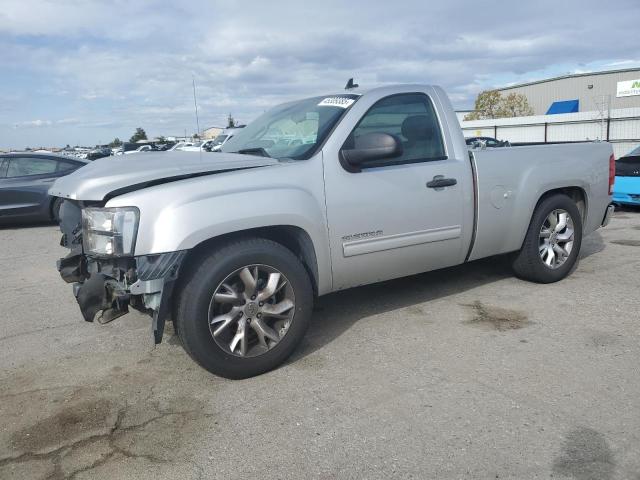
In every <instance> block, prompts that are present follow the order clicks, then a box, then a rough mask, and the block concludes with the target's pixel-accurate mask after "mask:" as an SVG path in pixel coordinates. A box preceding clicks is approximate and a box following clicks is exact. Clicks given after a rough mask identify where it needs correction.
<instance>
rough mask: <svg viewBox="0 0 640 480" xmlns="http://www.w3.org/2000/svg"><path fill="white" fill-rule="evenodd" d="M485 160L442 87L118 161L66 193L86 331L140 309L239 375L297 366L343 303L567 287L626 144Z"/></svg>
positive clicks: (411, 88) (57, 187)
mask: <svg viewBox="0 0 640 480" xmlns="http://www.w3.org/2000/svg"><path fill="white" fill-rule="evenodd" d="M469 152H470V151H469V148H468V146H467V145H466V144H465V141H464V137H463V135H462V130H461V129H460V127H459V124H458V121H457V119H456V115H455V112H454V110H453V108H452V106H451V103H450V102H449V99H448V98H447V96H446V94H445V93H444V91H443V90H442V89H440V88H438V87H431V86H427V85H397V86H386V87H382V88H377V89H373V90H370V91H368V92H364V93H362V94H356V93H351V92H349V93H344V92H340V93H338V94H335V95H328V96H322V97H313V98H306V99H303V100H299V101H297V102H289V103H287V104H285V105H280V106H277V107H274V108H272V109H271V110H268V111H267V112H265V113H264V114H263V115H261V116H260V117H259V118H257V119H256V120H254V121H253V122H252V123H251V124H250V125H248V126H247V127H246V128H245V129H243V130H242V131H239V132H237V133H236V134H235V135H234V137H233V138H232V139H231V140H230V141H228V142H226V143H225V145H224V147H223V150H222V152H221V153H218V154H215V155H185V154H184V153H162V154H159V153H156V154H151V153H150V154H148V155H141V157H143V158H140V159H138V160H139V161H136V162H128V161H126V159H122V158H118V159H115V160H111V159H109V160H107V159H103V160H98V161H97V162H93V163H91V164H90V165H88V166H87V167H85V168H83V169H81V170H80V171H78V172H76V173H74V174H72V175H70V176H68V177H65V178H61V179H59V180H58V181H56V183H55V184H54V185H53V186H52V187H51V193H52V194H53V195H56V196H60V197H63V198H66V199H69V200H66V201H65V202H64V205H63V207H62V212H61V216H62V222H61V227H60V228H61V230H62V232H63V237H62V242H61V244H62V245H63V246H66V247H67V248H69V249H70V252H69V254H68V255H67V256H66V257H65V258H63V259H61V260H60V262H59V264H58V269H59V271H60V274H61V276H62V278H63V279H64V280H65V281H67V282H69V283H74V288H73V291H74V293H75V296H76V300H77V302H78V305H79V307H80V311H81V312H82V315H83V317H84V319H85V320H87V321H90V322H91V321H94V320H95V319H96V318H97V320H98V321H99V322H100V323H107V322H109V321H111V320H114V319H116V318H118V317H120V316H122V315H124V314H125V313H127V311H128V309H129V307H132V308H135V309H138V310H140V311H142V312H145V313H147V314H149V315H150V316H151V317H152V321H151V322H150V324H151V325H152V329H153V332H154V337H155V341H156V342H159V341H160V339H161V338H162V332H163V328H164V322H165V320H166V319H167V318H171V319H172V320H173V322H174V327H175V329H176V332H177V335H178V337H179V338H180V339H181V341H182V345H183V346H184V348H185V349H186V350H187V352H188V353H189V354H190V355H191V357H192V358H194V359H195V360H196V361H197V362H199V363H200V364H201V365H202V366H203V367H204V368H206V369H207V370H209V371H210V372H213V373H216V374H219V375H223V376H226V377H231V378H244V377H248V376H252V375H257V374H259V373H262V372H265V371H267V370H270V369H272V368H274V367H275V366H277V365H279V364H280V363H282V362H283V361H284V360H285V359H286V358H287V356H289V354H291V353H292V352H293V350H294V349H295V348H296V345H297V344H298V343H299V342H300V340H301V339H302V337H303V335H304V332H305V330H306V328H307V326H308V325H309V321H310V319H311V312H312V310H313V302H314V299H315V298H316V297H317V296H320V295H325V294H328V293H330V292H334V291H337V290H343V289H346V288H350V287H355V286H358V285H365V284H369V283H374V282H381V281H384V280H390V279H392V278H398V277H402V276H406V275H413V274H416V273H419V272H425V271H429V270H435V269H439V268H445V267H450V266H453V265H458V264H461V263H465V262H467V261H472V260H476V259H480V258H486V257H489V256H492V255H498V254H506V253H511V254H512V255H511V256H510V260H511V262H512V265H513V269H514V271H515V273H516V274H517V275H518V276H519V277H521V278H523V279H527V280H531V281H534V282H541V283H551V282H556V281H559V280H562V279H563V278H564V277H565V276H567V275H568V274H569V273H570V272H571V271H572V268H573V266H574V265H575V263H576V261H577V259H578V256H579V254H580V246H581V242H582V238H583V235H588V234H589V233H591V232H593V231H595V230H596V229H598V228H599V227H600V226H604V225H606V224H607V223H608V222H609V219H610V218H611V214H612V213H613V206H612V205H610V202H611V189H612V186H613V182H614V178H613V167H614V165H613V163H614V157H613V150H612V147H611V144H609V143H606V142H599V143H579V144H570V145H545V146H527V147H514V148H491V149H474V150H471V155H469ZM180 157H182V158H180ZM105 160H106V161H105ZM560 288H562V287H560ZM398 328H400V326H398Z"/></svg>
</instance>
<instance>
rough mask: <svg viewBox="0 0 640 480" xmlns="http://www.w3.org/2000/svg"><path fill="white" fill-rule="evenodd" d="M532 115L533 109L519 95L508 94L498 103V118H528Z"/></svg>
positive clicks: (525, 98)
mask: <svg viewBox="0 0 640 480" xmlns="http://www.w3.org/2000/svg"><path fill="white" fill-rule="evenodd" d="M529 115H533V108H531V106H530V105H529V101H528V100H527V97H525V96H524V95H522V94H521V93H510V94H509V95H507V96H506V98H503V99H502V101H501V102H500V108H499V111H498V116H499V117H528V116H529Z"/></svg>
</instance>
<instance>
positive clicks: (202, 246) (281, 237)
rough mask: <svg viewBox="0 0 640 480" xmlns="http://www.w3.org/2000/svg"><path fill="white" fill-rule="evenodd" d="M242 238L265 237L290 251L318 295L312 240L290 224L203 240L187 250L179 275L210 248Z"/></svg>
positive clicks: (186, 270) (185, 271) (196, 263)
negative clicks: (302, 267)
mask: <svg viewBox="0 0 640 480" xmlns="http://www.w3.org/2000/svg"><path fill="white" fill-rule="evenodd" d="M242 238H266V239H269V240H272V241H274V242H276V243H279V244H280V245H282V246H284V247H285V248H287V249H289V250H290V251H292V252H293V253H294V255H295V256H296V257H298V259H300V261H301V262H302V265H304V268H305V270H307V274H308V275H309V279H310V280H311V284H312V286H313V292H314V295H316V296H317V295H318V261H317V257H316V252H315V248H314V247H313V242H312V241H311V237H310V236H309V234H308V233H307V232H306V231H304V230H303V229H302V228H300V227H295V226H292V225H274V226H269V227H258V228H252V229H248V230H241V231H239V232H231V233H227V234H224V235H220V236H218V237H214V238H210V239H208V240H205V241H203V242H201V243H199V244H198V245H196V246H195V247H193V248H192V249H191V250H189V252H188V253H187V256H186V258H185V259H184V263H183V268H182V273H181V276H182V275H184V274H186V273H188V270H189V269H190V268H192V267H193V266H194V265H198V264H199V262H198V259H199V258H201V257H202V256H204V255H206V254H208V253H209V252H211V250H212V249H214V248H217V247H218V246H220V245H221V244H223V243H227V242H230V241H233V240H238V239H242Z"/></svg>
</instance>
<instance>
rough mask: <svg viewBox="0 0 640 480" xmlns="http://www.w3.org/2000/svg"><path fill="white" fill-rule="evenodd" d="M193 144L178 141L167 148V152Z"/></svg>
mask: <svg viewBox="0 0 640 480" xmlns="http://www.w3.org/2000/svg"><path fill="white" fill-rule="evenodd" d="M191 146H193V142H178V143H176V144H175V145H173V146H172V147H171V148H169V149H168V150H167V152H174V151H176V150H183V149H184V148H185V147H191Z"/></svg>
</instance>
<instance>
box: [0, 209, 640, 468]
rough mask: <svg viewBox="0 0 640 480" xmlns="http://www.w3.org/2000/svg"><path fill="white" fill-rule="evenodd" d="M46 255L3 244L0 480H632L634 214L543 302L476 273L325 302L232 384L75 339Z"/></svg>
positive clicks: (76, 321)
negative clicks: (254, 372)
mask: <svg viewBox="0 0 640 480" xmlns="http://www.w3.org/2000/svg"><path fill="white" fill-rule="evenodd" d="M58 241H59V232H58V230H57V227H53V226H40V227H29V228H5V229H2V230H0V265H1V266H2V274H1V275H2V280H1V289H0V326H1V328H0V418H1V419H2V423H1V425H2V428H1V429H0V478H1V479H13V478H15V479H27V478H28V479H40V478H42V479H45V478H47V479H62V478H70V479H78V480H80V479H89V478H90V479H102V478H104V479H114V478H118V479H120V478H136V479H145V478H149V479H156V478H163V479H173V478H175V479H192V478H193V479H197V478H202V479H204V478H207V479H210V478H225V479H228V478H274V479H277V478H282V479H286V478H292V479H299V478H323V479H324V478H439V479H440V478H447V479H448V478H451V479H458V478H491V479H495V478H512V479H532V478H551V477H553V478H567V479H577V480H591V479H593V480H596V479H597V480H609V479H633V480H638V479H640V368H639V365H640V346H639V340H640V313H639V312H640V212H632V211H623V212H622V213H616V216H615V217H614V219H613V220H612V223H611V224H610V225H609V227H607V228H606V229H603V230H600V231H599V232H596V233H595V234H592V235H591V236H589V237H587V238H586V239H585V241H584V244H583V251H582V257H581V261H580V264H579V266H578V268H577V269H576V271H575V272H574V273H573V274H572V275H571V276H570V277H569V278H568V279H566V280H564V281H562V282H560V283H557V284H553V285H536V284H530V283H526V282H523V281H520V280H517V279H515V278H513V277H512V276H511V274H510V271H509V269H508V267H506V266H505V263H504V261H503V260H501V259H487V260H483V261H480V262H475V263H473V264H469V265H464V266H461V267H456V268H453V269H448V270H445V271H438V272H432V273H429V274H423V275H419V276H415V277H411V278H407V279H401V280H397V281H392V282H386V283H383V284H378V285H372V286H368V287H363V288H358V289H354V290H351V291H345V292H341V293H338V294H334V295H330V296H328V297H325V298H323V299H321V300H320V303H319V305H318V308H317V311H316V312H315V314H314V319H313V325H312V327H311V330H310V332H309V334H308V335H307V338H306V341H305V343H304V344H303V346H302V347H301V348H300V349H299V350H298V351H297V353H296V354H295V356H294V358H292V359H291V360H290V361H289V362H288V363H287V364H286V365H284V366H283V367H281V368H279V369H278V370H276V371H273V372H271V373H268V374H266V375H263V376H260V377H257V378H253V379H249V380H243V381H230V380H224V379H221V378H217V377H214V376H212V375H210V374H209V373H207V372H206V371H204V370H203V369H201V368H199V367H198V366H197V365H195V364H194V363H193V362H192V361H191V360H190V359H189V358H188V357H187V355H186V354H185V353H184V351H183V350H182V348H181V347H180V345H179V342H178V341H177V339H176V338H175V337H173V335H172V330H171V328H170V327H169V333H168V334H167V335H166V336H165V341H164V343H162V344H161V345H160V346H158V347H155V348H154V347H153V345H152V344H151V339H150V332H149V328H150V327H149V319H148V318H147V317H144V316H142V315H141V314H138V313H136V312H133V313H130V314H129V315H127V316H125V317H123V318H121V319H118V320H116V321H115V322H113V323H110V324H108V325H105V326H100V325H98V324H89V323H85V322H84V321H82V319H81V316H80V313H79V311H78V309H77V306H76V303H75V301H74V299H73V296H72V292H71V288H70V286H69V285H66V284H65V283H64V282H63V281H62V280H61V279H60V278H59V276H58V274H57V272H56V269H55V260H56V259H57V258H58V257H59V256H61V255H63V254H64V250H63V249H62V248H61V247H59V246H58Z"/></svg>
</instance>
